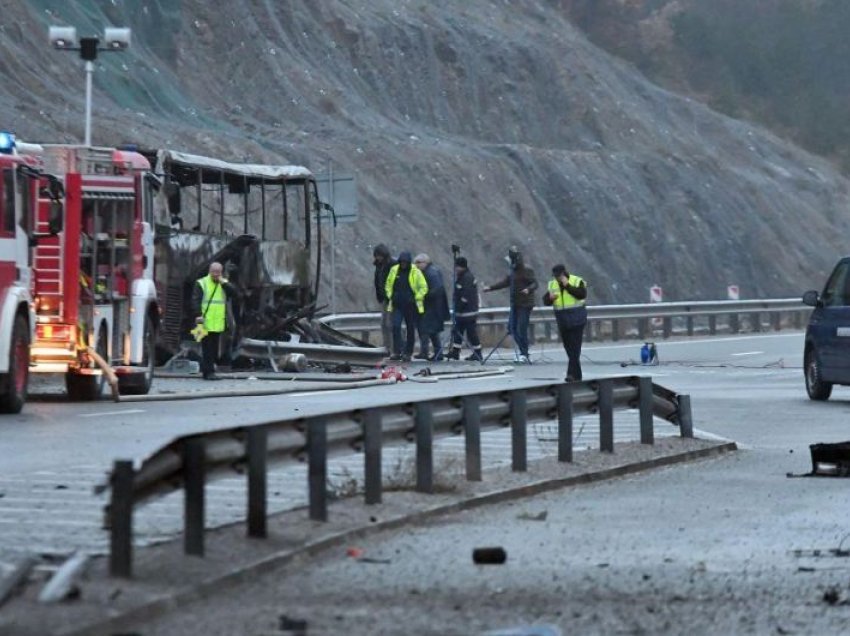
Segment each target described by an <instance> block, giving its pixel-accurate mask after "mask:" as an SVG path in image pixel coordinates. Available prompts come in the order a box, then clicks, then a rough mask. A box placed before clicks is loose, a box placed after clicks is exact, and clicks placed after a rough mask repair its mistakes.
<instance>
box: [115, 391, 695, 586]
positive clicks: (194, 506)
mask: <svg viewBox="0 0 850 636" xmlns="http://www.w3.org/2000/svg"><path fill="white" fill-rule="evenodd" d="M632 408H638V409H639V410H640V441H641V443H644V444H653V443H654V436H653V417H660V418H663V419H665V420H668V421H670V422H673V423H674V424H677V425H678V426H679V427H680V431H681V435H682V436H683V437H693V425H692V420H691V405H690V396H688V395H677V394H675V393H674V392H673V391H670V390H669V389H666V388H664V387H662V386H660V385H657V384H654V383H653V382H652V379H651V378H650V377H638V376H623V377H616V378H603V379H598V380H586V381H584V382H571V383H561V384H550V385H542V386H541V385H528V386H526V387H524V388H523V387H520V388H516V389H511V390H500V391H492V392H487V393H482V394H475V395H456V396H452V397H442V398H436V399H433V400H423V401H421V402H416V403H410V402H404V403H390V404H385V405H383V406H380V407H374V408H367V409H355V410H347V411H339V412H335V413H328V414H324V415H317V416H314V417H308V418H301V419H290V420H283V421H276V422H269V423H266V424H258V425H252V426H241V427H234V428H229V429H222V430H217V431H213V432H209V433H204V434H195V435H187V436H183V437H179V438H177V439H175V440H174V441H172V442H171V443H170V444H168V445H166V446H164V447H163V448H161V449H159V450H158V451H156V452H155V453H153V454H152V455H150V456H149V457H147V458H146V459H145V460H144V461H142V463H141V465H140V466H139V467H138V469H136V467H135V466H134V464H133V462H132V461H128V460H119V461H116V462H115V463H114V467H113V470H112V473H111V474H110V476H109V485H108V486H102V487H101V488H100V489H101V490H103V489H105V488H111V501H110V503H109V505H108V506H107V509H106V515H107V519H106V521H107V524H108V526H109V529H110V555H109V559H110V562H109V567H110V573H111V574H112V575H113V576H121V577H129V576H131V572H132V522H133V508H134V506H136V505H139V504H142V503H145V502H147V501H150V500H151V499H154V498H156V497H159V496H163V495H165V494H167V493H169V492H172V491H174V490H177V489H180V488H183V490H184V491H185V505H184V551H185V552H186V553H187V554H193V555H203V553H204V488H205V483H206V482H207V481H209V480H212V479H215V478H216V477H221V476H229V475H232V474H233V473H234V471H235V472H236V473H240V474H246V476H247V481H248V510H247V531H248V536H250V537H265V536H266V520H267V510H266V503H267V501H266V499H267V498H266V488H267V467H268V465H269V464H271V463H275V464H279V463H285V462H291V461H292V462H294V461H304V460H306V461H307V462H308V491H309V511H310V518H311V519H315V520H319V521H327V518H328V502H327V492H326V485H327V463H328V456H329V455H331V454H336V453H344V452H351V451H352V450H355V451H362V452H364V453H365V499H366V503H367V504H376V503H380V501H381V490H382V487H381V483H382V479H381V451H382V446H383V444H384V443H386V442H392V441H408V442H415V444H416V462H415V465H416V490H417V491H419V492H423V493H431V492H433V489H434V461H433V459H434V458H433V440H434V437H435V436H441V435H453V434H463V435H464V436H465V438H466V478H467V479H468V480H471V481H481V479H482V471H481V430H482V429H484V428H495V427H507V426H510V427H511V432H512V434H511V464H512V468H513V470H515V471H525V470H526V469H527V452H526V436H527V425H528V424H533V423H539V422H546V421H552V420H557V422H558V427H557V428H558V460H559V461H562V462H571V461H572V459H573V447H572V441H573V417H574V416H575V415H579V414H593V413H598V414H599V425H600V426H599V430H600V433H599V436H600V439H599V442H600V450H601V451H602V452H609V453H610V452H613V451H614V416H613V413H614V410H616V409H632Z"/></svg>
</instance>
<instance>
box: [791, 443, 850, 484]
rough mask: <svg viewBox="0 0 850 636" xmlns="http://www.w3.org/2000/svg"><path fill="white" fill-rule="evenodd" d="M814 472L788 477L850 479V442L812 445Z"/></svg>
mask: <svg viewBox="0 0 850 636" xmlns="http://www.w3.org/2000/svg"><path fill="white" fill-rule="evenodd" d="M809 451H810V452H811V454H812V471H811V472H809V473H796V474H795V473H786V474H785V476H786V477H850V441H848V442H836V443H834V444H810V445H809Z"/></svg>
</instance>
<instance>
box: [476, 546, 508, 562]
mask: <svg viewBox="0 0 850 636" xmlns="http://www.w3.org/2000/svg"><path fill="white" fill-rule="evenodd" d="M507 560H508V553H507V552H505V549H504V548H500V547H492V548H475V549H474V550H473V551H472V562H473V563H477V564H479V565H501V564H502V563H504V562H505V561H507Z"/></svg>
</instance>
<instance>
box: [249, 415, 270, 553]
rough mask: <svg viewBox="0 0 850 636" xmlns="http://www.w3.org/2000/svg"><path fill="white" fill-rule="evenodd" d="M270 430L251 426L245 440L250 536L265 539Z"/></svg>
mask: <svg viewBox="0 0 850 636" xmlns="http://www.w3.org/2000/svg"><path fill="white" fill-rule="evenodd" d="M268 439H269V433H268V430H267V429H266V428H265V427H263V426H251V427H249V428H248V430H247V434H246V438H245V452H246V454H247V455H248V536H249V537H255V538H258V539H263V538H265V537H266V535H267V529H266V520H267V518H268V514H267V512H266V505H267V490H268V488H267V480H268V473H267V470H266V468H267V466H266V465H267V459H268Z"/></svg>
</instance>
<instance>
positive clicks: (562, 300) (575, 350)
mask: <svg viewBox="0 0 850 636" xmlns="http://www.w3.org/2000/svg"><path fill="white" fill-rule="evenodd" d="M552 276H553V277H554V278H553V279H552V280H550V281H549V285H548V289H547V294H546V297H545V299H546V304H547V305H551V306H552V308H553V309H554V310H555V320H556V322H557V323H558V332H559V333H560V335H561V342H562V343H563V345H564V350H565V351H566V352H567V359H568V360H569V362H568V364H567V377H566V378H565V381H566V382H573V381H576V382H577V381H579V380H581V342H582V339H583V338H584V326H585V324H587V307H585V302H586V300H587V284H586V283H585V282H584V279H582V278H581V277H580V276H576V275H575V274H570V273H569V272H568V271H567V268H566V266H564V265H555V267H553V268H552Z"/></svg>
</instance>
